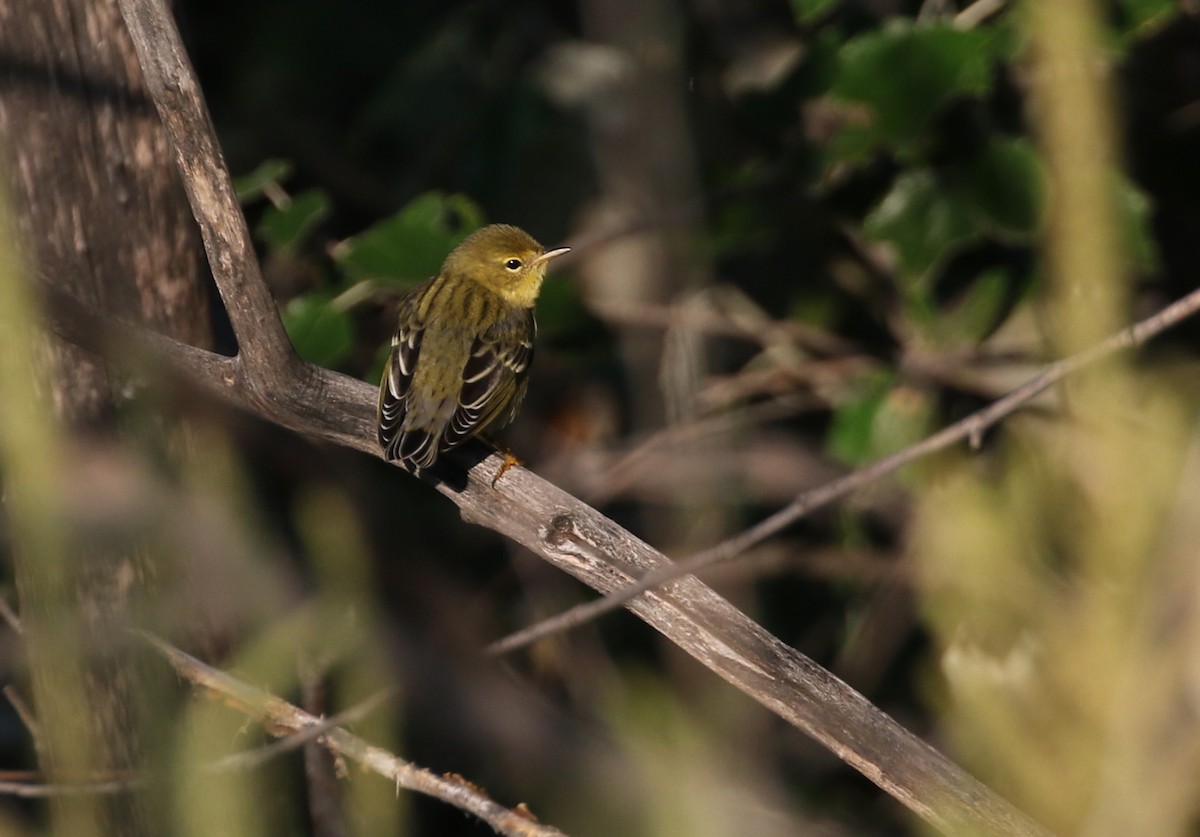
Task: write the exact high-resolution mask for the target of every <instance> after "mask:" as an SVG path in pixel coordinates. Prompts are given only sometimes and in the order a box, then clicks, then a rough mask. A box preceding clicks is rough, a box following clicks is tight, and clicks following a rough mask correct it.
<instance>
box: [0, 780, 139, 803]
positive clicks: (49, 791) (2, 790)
mask: <svg viewBox="0 0 1200 837" xmlns="http://www.w3.org/2000/svg"><path fill="white" fill-rule="evenodd" d="M141 784H142V780H140V779H111V780H108V781H103V782H86V783H83V784H62V783H57V782H50V783H45V782H12V781H8V780H3V781H0V796H16V797H20V798H22V799H43V798H46V797H50V796H94V795H97V794H107V793H126V792H127V791H130V790H136V789H137V788H138V787H139V786H140V785H141Z"/></svg>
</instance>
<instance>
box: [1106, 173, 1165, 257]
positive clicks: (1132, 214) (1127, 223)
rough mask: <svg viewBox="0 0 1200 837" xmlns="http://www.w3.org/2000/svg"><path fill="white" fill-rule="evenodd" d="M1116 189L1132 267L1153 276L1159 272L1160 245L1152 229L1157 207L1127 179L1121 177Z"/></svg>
mask: <svg viewBox="0 0 1200 837" xmlns="http://www.w3.org/2000/svg"><path fill="white" fill-rule="evenodd" d="M1116 189H1117V212H1118V213H1119V218H1118V220H1119V222H1120V223H1121V224H1122V225H1123V227H1124V232H1125V246H1126V247H1127V248H1128V251H1129V252H1128V256H1129V261H1130V264H1132V265H1133V268H1134V269H1135V270H1138V271H1140V272H1142V273H1152V272H1154V271H1155V270H1157V269H1158V244H1157V242H1156V241H1155V239H1154V234H1153V231H1152V230H1151V229H1150V216H1151V213H1152V212H1153V211H1154V206H1153V204H1152V202H1151V200H1150V198H1148V197H1147V196H1146V193H1145V192H1143V191H1142V190H1141V189H1139V188H1138V187H1137V186H1136V185H1135V184H1134V183H1133V181H1131V180H1129V179H1128V178H1127V177H1124V176H1119V177H1118V180H1117V187H1116Z"/></svg>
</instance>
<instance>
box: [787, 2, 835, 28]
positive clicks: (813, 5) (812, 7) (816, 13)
mask: <svg viewBox="0 0 1200 837" xmlns="http://www.w3.org/2000/svg"><path fill="white" fill-rule="evenodd" d="M838 2H839V0H792V13H793V14H795V15H796V20H798V21H800V22H801V23H808V22H809V21H810V20H813V19H815V18H818V17H820V16H821V15H823V14H824V13H825V12H827V11H829V10H830V9H832V8H833V7H834V6H836V5H837V4H838Z"/></svg>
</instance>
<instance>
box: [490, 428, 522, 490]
mask: <svg viewBox="0 0 1200 837" xmlns="http://www.w3.org/2000/svg"><path fill="white" fill-rule="evenodd" d="M487 442H488V444H490V445H491V446H492V448H493V449H494V450H495V451H496V453H498V454H500V455H501V456H503V457H504V461H503V462H501V463H500V468H499V469H498V470H497V471H496V476H494V477H492V488H495V487H496V483H498V482H500V478H501V477H502V476H504V472H505V471H507V470H508V469H509V468H511V467H512V466H514V465H521V464H522V462H521V460H520V459H517V457H516V456H515V455H514V454H513V452H512V451H510V450H509V449H508V448H506V447H502V446H501V445H498V444H496V442H495V440H494V439H491V438H488V439H487Z"/></svg>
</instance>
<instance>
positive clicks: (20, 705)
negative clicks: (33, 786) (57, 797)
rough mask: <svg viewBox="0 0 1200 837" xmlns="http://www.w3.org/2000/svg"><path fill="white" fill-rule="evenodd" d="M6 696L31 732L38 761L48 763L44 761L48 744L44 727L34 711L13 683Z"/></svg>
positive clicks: (6, 688) (8, 685) (6, 689)
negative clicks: (44, 736) (43, 731)
mask: <svg viewBox="0 0 1200 837" xmlns="http://www.w3.org/2000/svg"><path fill="white" fill-rule="evenodd" d="M4 696H5V697H6V698H8V702H9V704H11V705H12V708H13V711H14V712H16V713H17V717H18V718H20V719H21V723H22V724H24V725H25V729H27V730H29V737H30V739H31V740H32V741H33V749H34V750H35V751H36V752H37V754H38V761H39V763H41V764H45V763H46V762H45V761H43V759H44V758H45V756H46V742H45V740H44V739H43V738H42V727H41V725H40V724H39V723H38V722H37V718H35V717H34V715H33V710H32V709H30V708H29V704H27V703H26V702H25V700H24V698H22V697H21V696H20V695H19V694H18V693H17V687H16V686H14V685H12V684H11V683H9V684H7V685H5V687H4Z"/></svg>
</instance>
